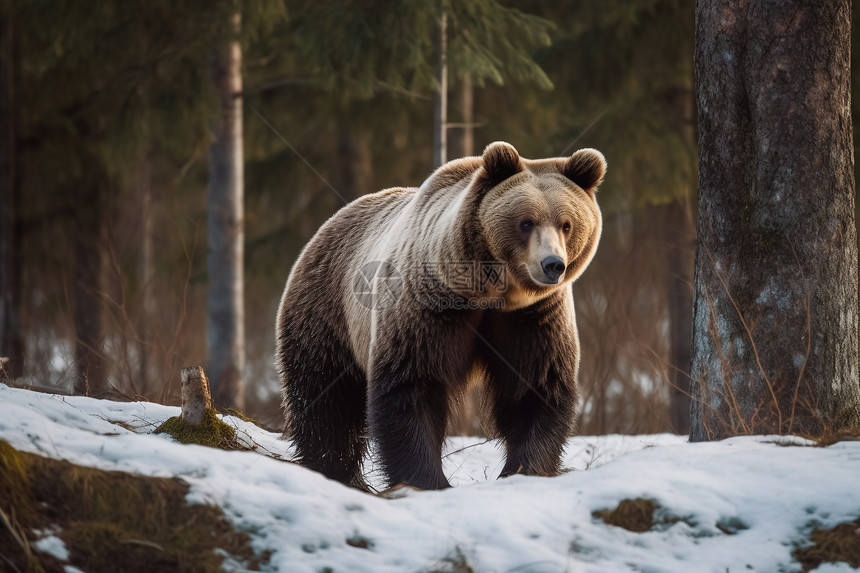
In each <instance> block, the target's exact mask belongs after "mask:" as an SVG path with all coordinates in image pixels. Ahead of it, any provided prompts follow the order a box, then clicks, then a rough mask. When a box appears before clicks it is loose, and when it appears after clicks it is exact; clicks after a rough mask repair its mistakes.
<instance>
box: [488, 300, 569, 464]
mask: <svg viewBox="0 0 860 573" xmlns="http://www.w3.org/2000/svg"><path fill="white" fill-rule="evenodd" d="M565 291H566V292H559V293H557V294H555V295H553V296H551V297H549V298H547V299H545V300H543V301H540V302H538V303H537V304H535V305H533V306H532V307H529V308H525V309H522V310H517V311H513V312H498V311H494V312H492V313H488V316H487V317H486V320H485V322H484V324H482V329H481V330H482V342H483V344H482V348H481V352H482V354H483V357H484V360H485V361H486V364H487V386H486V389H485V392H486V393H487V399H488V402H489V405H490V408H491V414H492V418H493V420H492V421H493V422H494V424H495V429H496V431H497V433H498V434H499V437H501V438H502V439H503V440H504V443H505V449H506V453H507V460H506V462H505V466H504V468H503V469H502V472H501V475H500V476H499V477H506V476H509V475H513V474H517V473H522V474H527V475H542V476H553V475H558V473H559V471H560V470H561V455H562V452H563V450H564V444H565V442H566V441H567V438H568V436H569V434H570V432H571V430H572V428H573V423H574V417H575V406H576V401H577V380H576V376H577V369H578V365H579V364H578V363H579V341H578V337H577V333H576V324H575V322H574V320H575V318H574V314H573V297H572V294H571V292H570V290H569V289H565Z"/></svg>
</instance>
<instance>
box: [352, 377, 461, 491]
mask: <svg viewBox="0 0 860 573" xmlns="http://www.w3.org/2000/svg"><path fill="white" fill-rule="evenodd" d="M369 396H370V403H369V405H368V406H369V417H370V429H371V435H372V436H373V437H374V438H375V439H376V443H377V447H378V450H379V456H380V458H381V461H382V466H383V468H384V470H385V474H386V476H387V477H388V487H393V486H395V485H398V484H402V483H406V484H409V485H411V486H414V487H417V488H419V489H442V488H447V487H450V484H449V483H448V480H447V479H446V478H445V474H444V473H442V442H443V441H444V439H445V427H446V425H447V420H448V398H447V394H446V391H445V385H444V384H443V383H441V382H439V381H437V380H433V379H432V378H429V377H428V376H426V374H425V375H422V373H420V372H417V371H416V370H415V368H414V367H413V366H412V365H410V364H409V363H404V362H398V363H389V364H385V365H380V366H379V367H376V368H374V371H373V376H372V377H371V381H370V394H369Z"/></svg>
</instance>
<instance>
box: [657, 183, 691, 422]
mask: <svg viewBox="0 0 860 573" xmlns="http://www.w3.org/2000/svg"><path fill="white" fill-rule="evenodd" d="M664 215H665V217H664V219H663V233H664V242H665V244H666V249H667V251H666V270H667V273H666V303H667V308H668V311H669V382H670V384H671V389H670V403H669V422H670V423H671V424H672V429H673V430H674V431H675V432H677V433H679V434H687V433H689V431H690V345H691V343H692V337H693V335H692V323H693V316H692V314H693V256H692V255H693V249H692V246H693V242H694V240H695V233H694V231H693V226H692V224H691V223H692V222H691V219H690V213H689V210H688V208H687V200H686V198H677V199H675V200H674V201H672V203H670V204H669V205H668V206H667V207H666V208H665V209H664Z"/></svg>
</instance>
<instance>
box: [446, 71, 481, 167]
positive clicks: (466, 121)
mask: <svg viewBox="0 0 860 573" xmlns="http://www.w3.org/2000/svg"><path fill="white" fill-rule="evenodd" d="M459 93H460V122H461V123H459V124H454V125H456V127H457V129H456V130H455V131H454V133H456V134H457V137H455V138H454V140H453V141H452V145H451V146H450V150H449V151H450V152H449V154H448V156H449V157H469V156H470V155H474V154H475V112H474V109H475V105H474V103H475V100H474V88H473V87H472V80H471V78H469V76H464V77H463V79H462V80H461V83H460V89H459ZM448 127H449V130H450V128H451V127H453V125H451V124H449V125H448Z"/></svg>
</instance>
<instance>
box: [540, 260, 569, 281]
mask: <svg viewBox="0 0 860 573" xmlns="http://www.w3.org/2000/svg"><path fill="white" fill-rule="evenodd" d="M540 266H541V268H542V269H543V274H545V275H546V278H548V279H549V282H551V283H557V282H558V277H560V276H561V275H562V273H564V260H562V258H561V257H559V256H558V255H550V256H548V257H547V258H545V259H544V260H542V261H541V262H540Z"/></svg>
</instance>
